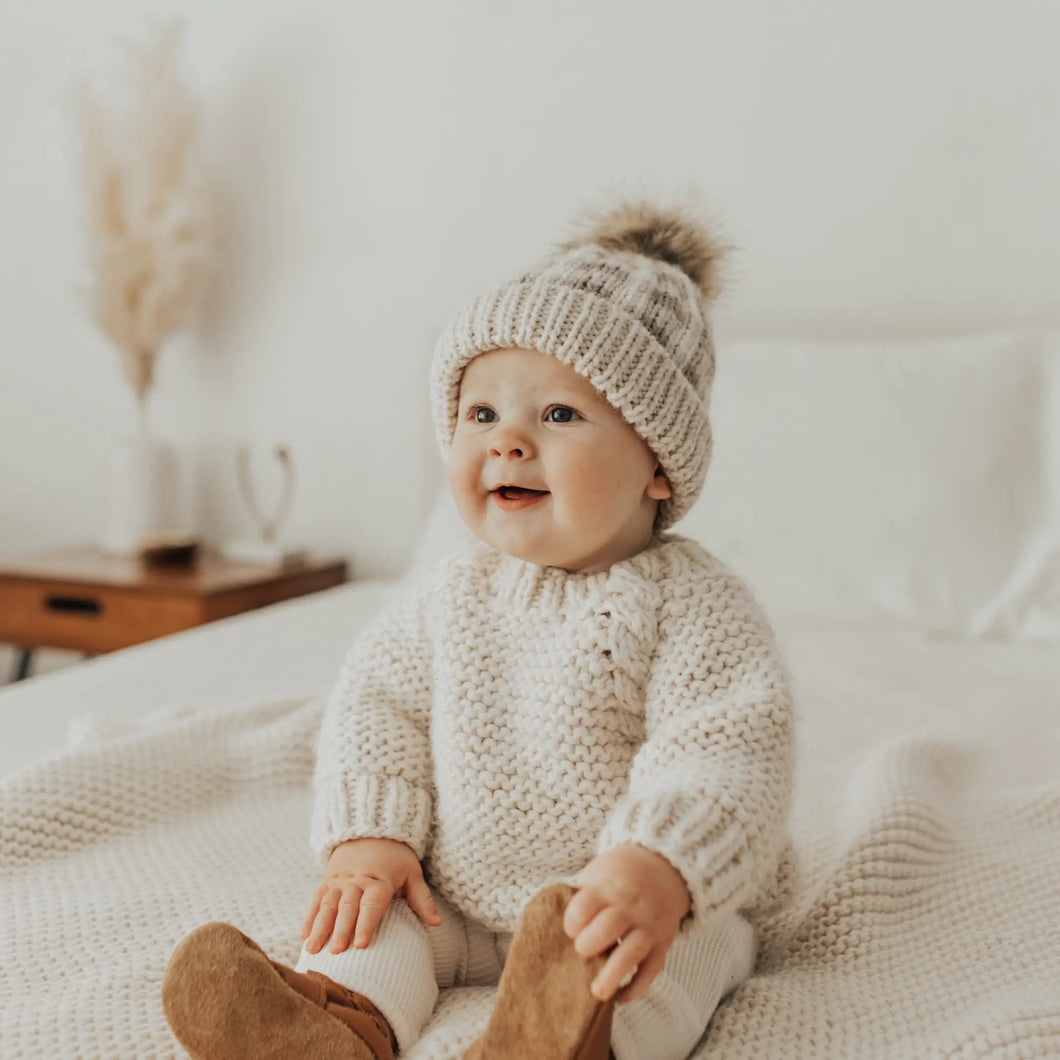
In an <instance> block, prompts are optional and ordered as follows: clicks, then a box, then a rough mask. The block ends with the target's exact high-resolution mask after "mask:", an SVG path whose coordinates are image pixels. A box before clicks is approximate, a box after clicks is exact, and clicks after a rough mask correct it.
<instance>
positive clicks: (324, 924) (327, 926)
mask: <svg viewBox="0 0 1060 1060" xmlns="http://www.w3.org/2000/svg"><path fill="white" fill-rule="evenodd" d="M340 894H341V892H340V891H339V890H338V888H337V887H328V889H327V891H326V892H325V894H324V897H323V898H321V899H320V908H319V909H318V910H317V915H316V919H315V920H314V921H313V928H312V930H311V931H310V933H309V938H308V939H307V940H306V944H305V948H306V949H307V950H309V952H310V953H317V952H318V951H319V950H320V947H321V946H323V945H324V943H325V942H327V940H328V939H329V938H331V929H332V928H333V927H334V926H335V917H336V915H337V913H338V908H339V896H340Z"/></svg>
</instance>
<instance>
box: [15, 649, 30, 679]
mask: <svg viewBox="0 0 1060 1060" xmlns="http://www.w3.org/2000/svg"><path fill="white" fill-rule="evenodd" d="M16 650H17V651H18V658H17V659H16V660H15V668H14V670H13V671H12V672H11V680H12V681H24V680H25V679H26V678H27V677H29V667H30V663H31V662H32V661H33V649H32V648H18V649H16Z"/></svg>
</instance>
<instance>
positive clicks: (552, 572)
mask: <svg viewBox="0 0 1060 1060" xmlns="http://www.w3.org/2000/svg"><path fill="white" fill-rule="evenodd" d="M674 541H675V539H674V538H673V537H672V536H671V535H670V534H667V533H662V534H657V535H656V536H654V537H653V538H652V539H651V541H650V542H649V544H648V546H647V548H644V549H642V550H641V551H640V552H638V553H637V554H636V555H635V556H630V557H628V558H627V559H623V560H619V561H618V562H617V563H613V564H612V565H611V566H610V567H608V568H607V569H606V570H597V571H588V572H587V571H568V570H564V569H563V568H562V567H546V566H541V565H540V564H537V563H531V562H529V561H527V560H523V559H519V558H517V557H516V556H509V555H507V554H506V553H503V552H495V556H496V567H495V568H494V579H493V581H494V588H495V589H496V591H497V594H498V596H500V597H501V598H503V599H506V600H510V601H511V602H512V603H513V604H516V605H518V606H521V607H529V606H532V605H535V604H536V605H540V606H545V607H547V608H550V609H554V610H560V609H565V608H566V607H568V606H570V605H574V604H577V603H580V602H584V601H586V600H593V599H596V598H601V599H602V598H605V597H607V596H608V595H610V594H611V593H612V592H613V591H614V589H615V587H616V586H617V585H619V584H623V583H628V582H629V581H630V580H633V581H639V580H644V579H647V580H654V578H655V576H656V575H657V574H658V572H659V568H660V561H661V559H662V553H663V551H664V550H665V549H666V548H667V546H670V545H672V544H673V543H674Z"/></svg>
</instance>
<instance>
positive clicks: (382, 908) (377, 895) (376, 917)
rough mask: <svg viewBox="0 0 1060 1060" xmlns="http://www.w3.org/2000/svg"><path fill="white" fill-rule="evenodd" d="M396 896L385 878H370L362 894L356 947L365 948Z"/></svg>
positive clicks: (355, 936)
mask: <svg viewBox="0 0 1060 1060" xmlns="http://www.w3.org/2000/svg"><path fill="white" fill-rule="evenodd" d="M393 897H394V890H393V888H392V887H391V886H390V884H389V883H386V882H385V881H384V880H369V881H368V883H366V884H365V886H364V894H362V895H361V911H360V915H359V916H358V917H357V933H356V934H355V935H354V937H353V945H354V947H355V948H356V949H359V950H363V949H364V947H365V946H367V945H368V943H369V942H371V941H372V935H373V934H375V929H376V928H377V927H379V925H380V923H381V922H382V920H383V914H384V913H386V911H387V907H388V906H389V905H390V900H391V898H393Z"/></svg>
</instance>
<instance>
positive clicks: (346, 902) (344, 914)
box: [331, 883, 362, 953]
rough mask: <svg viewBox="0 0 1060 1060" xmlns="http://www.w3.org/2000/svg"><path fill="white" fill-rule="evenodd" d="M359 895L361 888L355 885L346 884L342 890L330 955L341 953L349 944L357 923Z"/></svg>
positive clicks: (359, 904) (332, 933) (332, 934)
mask: <svg viewBox="0 0 1060 1060" xmlns="http://www.w3.org/2000/svg"><path fill="white" fill-rule="evenodd" d="M361 894H362V891H361V888H360V887H358V886H357V884H355V883H350V884H347V885H346V886H345V887H343V889H342V898H341V899H340V900H339V911H338V914H337V915H336V917H335V927H334V929H333V930H332V932H331V952H332V953H342V952H343V951H344V950H345V949H346V948H347V947H348V946H349V944H350V939H351V938H352V936H353V926H354V924H356V923H357V913H358V910H359V909H360V906H361Z"/></svg>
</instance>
